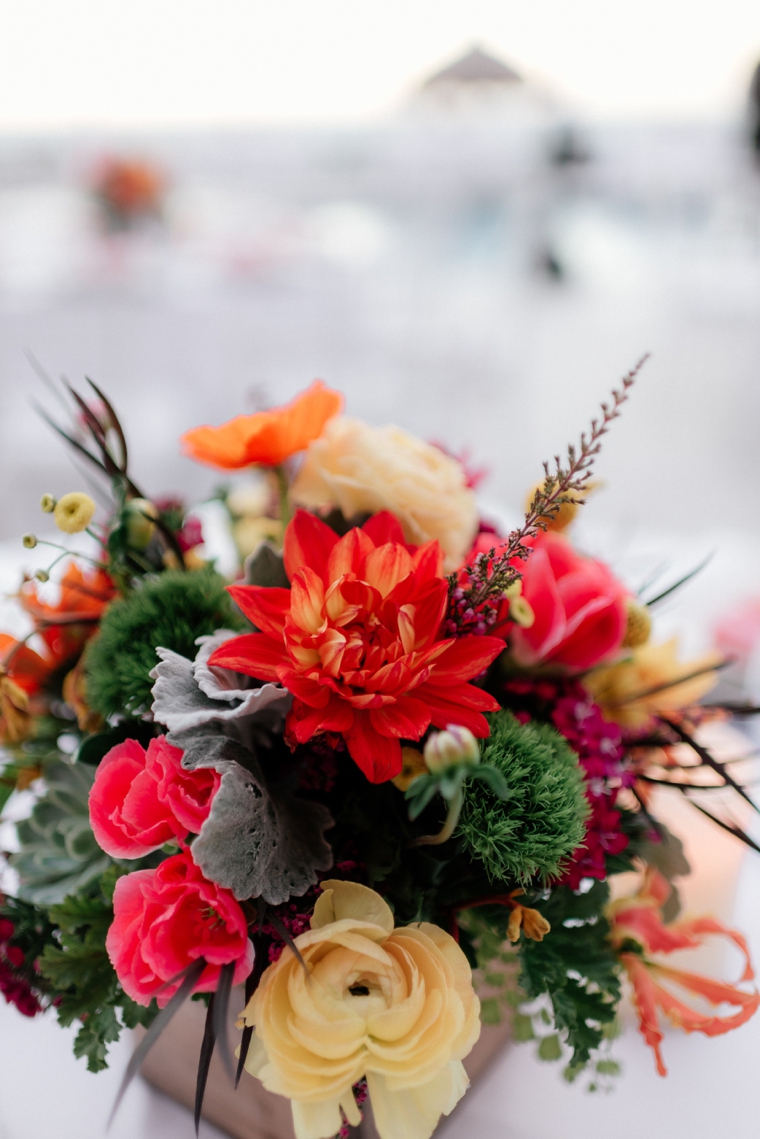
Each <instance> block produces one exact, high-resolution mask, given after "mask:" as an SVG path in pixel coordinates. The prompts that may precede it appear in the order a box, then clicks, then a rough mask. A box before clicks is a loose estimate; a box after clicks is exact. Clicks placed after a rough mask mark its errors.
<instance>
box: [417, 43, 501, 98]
mask: <svg viewBox="0 0 760 1139" xmlns="http://www.w3.org/2000/svg"><path fill="white" fill-rule="evenodd" d="M522 81H523V79H522V76H521V75H520V74H518V72H517V71H515V70H514V69H513V68H512V67H509V65H508V64H506V63H502V61H501V60H500V59H497V58H496V57H495V56H493V55H489V54H488V52H487V51H483V49H482V48H480V47H473V48H472V49H471V50H470V51H468V52H467V53H466V54H465V55H463V56H462V57H461V59H458V60H456V61H455V62H454V63H451V64H449V66H448V67H444V68H443V69H442V70H441V71H437V72H436V73H435V75H431V76H430V78H429V79H426V80H425V82H424V84H423V87H427V88H430V87H439V86H443V85H448V84H459V83H508V84H512V83H522Z"/></svg>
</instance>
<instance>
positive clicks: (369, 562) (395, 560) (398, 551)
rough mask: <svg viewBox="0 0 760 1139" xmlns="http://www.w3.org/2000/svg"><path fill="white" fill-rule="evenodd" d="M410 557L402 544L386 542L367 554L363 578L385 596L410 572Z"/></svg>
mask: <svg viewBox="0 0 760 1139" xmlns="http://www.w3.org/2000/svg"><path fill="white" fill-rule="evenodd" d="M411 569H412V559H411V557H410V555H409V554H408V553H407V551H406V550H405V549H404V547H403V546H400V545H398V543H396V542H388V543H387V544H386V545H384V546H378V547H377V548H376V549H374V550H372V551H370V553H368V554H367V558H366V561H365V567H364V580H365V581H367V582H369V584H370V585H373V586H374V587H375V589H377V590H378V591H379V593H380V594H382V596H383V597H387V596H388V594H389V593H390V592H391V590H393V589H395V587H396V586H397V585H398V583H399V582H400V581H403V580H404V578H405V577H408V575H409V574H410V573H411Z"/></svg>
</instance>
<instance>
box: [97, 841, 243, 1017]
mask: <svg viewBox="0 0 760 1139" xmlns="http://www.w3.org/2000/svg"><path fill="white" fill-rule="evenodd" d="M113 908H114V920H113V924H112V925H111V928H110V929H109V931H108V935H107V937H106V949H107V950H108V956H109V957H110V959H111V964H112V965H113V967H114V969H115V970H116V973H117V976H118V978H119V981H120V982H121V984H122V987H123V989H124V991H125V993H127V994H128V995H129V996H130V997H132V1000H134V1001H137V1003H138V1004H141V1005H148V1004H150V1002H151V999H152V998H153V997H155V998H156V1000H157V1001H158V1004H159V1005H160V1006H161V1007H163V1006H164V1005H165V1004H166V1003H167V1001H168V1000H169V999H170V997H171V996H172V995H173V994H174V993H175V992H176V991H177V989H178V988H179V986H180V985H181V983H182V979H181V978H180V979H179V980H176V981H174V983H173V984H171V985H166V982H167V981H172V980H173V979H174V978H176V977H177V975H178V974H179V973H181V972H182V970H183V969H186V968H187V966H188V965H191V964H192V963H193V962H194V961H197V960H198V959H199V958H201V957H203V958H205V960H206V961H207V962H208V966H207V968H206V969H204V970H203V973H202V974H201V977H200V980H199V981H198V983H197V985H196V986H195V989H194V991H195V992H197V993H209V992H213V991H214V990H215V989H216V987H217V984H218V982H219V972H220V969H221V967H222V965H227V964H229V963H230V962H231V961H234V962H235V963H236V964H235V973H234V977H233V983H234V984H236V985H238V984H240V982H241V981H243V980H245V978H246V977H247V976H248V974H249V973H250V971H251V969H252V968H253V946H252V945H251V942H250V941H249V939H248V928H247V923H246V919H245V914H244V913H243V911H242V909H241V908H240V905H239V904H238V902H236V900H235V898H234V897H233V895H232V893H231V892H230V891H229V890H224V889H222V888H221V887H219V886H217V885H216V884H215V883H214V882H209V880H208V879H207V878H204V876H203V874H202V873H201V871H200V870H199V868H198V867H197V866H196V865H195V863H194V862H193V859H192V856H191V854H190V852H189V851H183V852H182V853H181V854H175V855H174V856H173V857H172V858H167V859H166V861H165V862H162V863H161V865H160V866H159V867H158V868H157V869H156V870H137V871H136V872H135V873H134V874H127V875H125V876H124V877H123V878H120V879H119V880H118V882H117V883H116V890H115V891H114V897H113ZM164 985H166V988H164V987H163V986H164ZM159 989H160V990H161V991H160V992H159V991H158V990H159Z"/></svg>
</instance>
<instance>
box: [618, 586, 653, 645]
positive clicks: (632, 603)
mask: <svg viewBox="0 0 760 1139" xmlns="http://www.w3.org/2000/svg"><path fill="white" fill-rule="evenodd" d="M625 604H626V609H627V612H628V620H627V623H626V627H625V636H624V637H623V648H624V649H637V648H638V647H639V646H640V645H645V644H646V643H647V641H648V640H649V635H650V633H651V632H652V618H651V616H650V613H649V609H648V608H647V606H646V605H642V604H641V602H640V601H636V600H635V599H634V598H633V597H629V598H628V600H627V601H626V603H625Z"/></svg>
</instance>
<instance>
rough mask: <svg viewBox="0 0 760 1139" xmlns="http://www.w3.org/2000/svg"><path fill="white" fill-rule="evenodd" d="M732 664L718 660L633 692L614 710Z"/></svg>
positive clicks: (618, 703)
mask: <svg viewBox="0 0 760 1139" xmlns="http://www.w3.org/2000/svg"><path fill="white" fill-rule="evenodd" d="M733 663H734V662H733V661H732V660H720V661H718V662H717V664H706V665H705V666H704V668H697V669H695V670H694V671H693V672H687V673H685V674H684V675H683V676H677V677H676V678H675V679H674V680H664V681H663V682H662V684H654V685H653V686H652V687H651V688H644V689H642V691H641V692H634V693H633V695H632V696H624V697H623V699H622V700H618V702H617V704H616V705H615V707H616V708H622V707H623V706H624V705H625V704H633V703H635V701H637V700H646V699H647V698H648V697H649V696H656V695H657V694H658V693H659V692H667V691H668V689H670V688H678V686H679V684H686V682H687V681H688V680H697V679H698V677H700V676H707V674H708V673H710V672H720V671H721V669H724V668H728V667H729V665H732V664H733Z"/></svg>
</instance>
